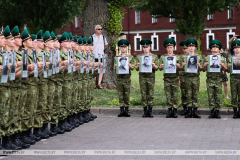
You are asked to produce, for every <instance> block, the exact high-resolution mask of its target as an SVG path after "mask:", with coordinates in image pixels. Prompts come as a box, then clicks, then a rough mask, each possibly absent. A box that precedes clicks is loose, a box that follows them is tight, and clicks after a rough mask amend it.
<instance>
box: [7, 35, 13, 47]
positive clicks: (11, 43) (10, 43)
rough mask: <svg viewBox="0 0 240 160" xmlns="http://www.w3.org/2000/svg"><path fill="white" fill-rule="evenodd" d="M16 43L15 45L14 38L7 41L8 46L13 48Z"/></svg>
mask: <svg viewBox="0 0 240 160" xmlns="http://www.w3.org/2000/svg"><path fill="white" fill-rule="evenodd" d="M14 43H15V40H14V38H13V37H12V38H9V39H7V40H6V45H7V46H9V47H13V46H14Z"/></svg>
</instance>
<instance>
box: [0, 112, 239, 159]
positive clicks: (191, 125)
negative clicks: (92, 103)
mask: <svg viewBox="0 0 240 160" xmlns="http://www.w3.org/2000/svg"><path fill="white" fill-rule="evenodd" d="M97 116H98V118H97V119H95V120H94V121H92V122H89V123H86V124H83V125H81V126H79V127H78V128H76V129H74V130H72V131H71V132H67V133H65V134H62V135H57V136H54V137H51V138H49V139H43V140H41V141H39V142H37V143H36V144H35V145H32V146H31V147H30V148H29V149H27V150H100V151H107V150H111V151H112V150H114V151H115V150H137V151H151V150H166V151H169V150H175V151H178V150H187V151H191V150H239V147H240V146H239V145H240V119H233V118H232V115H222V118H221V119H209V118H208V116H207V115H202V118H201V119H194V118H190V119H185V118H184V117H182V116H179V118H176V119H173V118H165V115H159V114H155V115H154V118H142V117H141V115H138V114H133V113H132V115H131V117H117V114H106V113H101V114H97ZM27 150H25V151H27ZM0 159H14V160H16V159H24V160H32V159H38V160H40V159H44V160H45V159H56V160H65V159H66V160H71V159H84V160H85V159H89V160H95V159H97V160H98V159H99V160H109V159H112V160H123V159H124V160H125V159H126V160H128V159H129V160H130V159H149V160H153V159H164V160H165V159H166V160H168V159H169V160H190V159H192V160H195V159H199V160H200V159H201V160H213V159H217V160H218V159H219V160H226V159H229V160H237V159H240V156H237V155H193V154H189V155H141V153H138V154H136V155H126V154H125V155H67V156H66V155H38V156H34V155H9V156H5V157H0Z"/></svg>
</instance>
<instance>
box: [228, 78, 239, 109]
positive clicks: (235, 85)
mask: <svg viewBox="0 0 240 160" xmlns="http://www.w3.org/2000/svg"><path fill="white" fill-rule="evenodd" d="M230 85H231V95H232V99H231V104H232V107H233V108H237V107H240V79H237V78H232V77H231V79H230Z"/></svg>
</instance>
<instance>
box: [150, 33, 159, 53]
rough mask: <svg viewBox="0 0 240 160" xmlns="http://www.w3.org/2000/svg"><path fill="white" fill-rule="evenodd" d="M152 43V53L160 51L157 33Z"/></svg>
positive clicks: (152, 37)
mask: <svg viewBox="0 0 240 160" xmlns="http://www.w3.org/2000/svg"><path fill="white" fill-rule="evenodd" d="M151 41H152V46H151V50H152V51H158V50H159V49H158V35H156V33H154V35H152V36H151Z"/></svg>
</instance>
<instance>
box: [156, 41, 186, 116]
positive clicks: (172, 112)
mask: <svg viewBox="0 0 240 160" xmlns="http://www.w3.org/2000/svg"><path fill="white" fill-rule="evenodd" d="M163 45H164V47H165V48H166V50H167V54H165V55H162V56H161V59H160V64H161V65H160V67H159V69H160V70H163V67H164V64H163V62H164V59H165V57H166V56H171V57H168V59H171V61H172V60H173V56H176V55H175V54H174V53H173V50H174V47H175V45H176V42H175V41H174V40H173V39H172V38H167V39H166V40H165V41H164V43H163ZM168 65H170V66H171V64H168ZM172 66H174V69H175V67H177V69H176V73H165V74H164V91H165V94H166V100H167V106H168V114H167V116H166V118H178V115H177V109H178V90H179V85H178V75H179V74H178V71H179V70H181V69H182V68H181V67H180V65H179V56H176V65H173V64H172ZM172 66H171V67H170V68H171V69H172V68H173V67H172ZM168 69H169V68H168Z"/></svg>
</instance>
